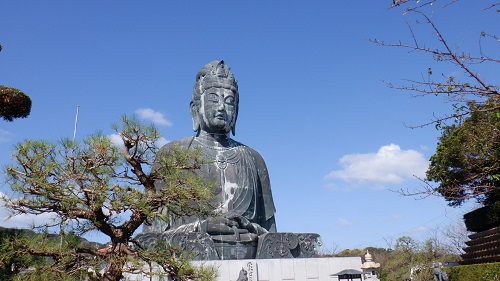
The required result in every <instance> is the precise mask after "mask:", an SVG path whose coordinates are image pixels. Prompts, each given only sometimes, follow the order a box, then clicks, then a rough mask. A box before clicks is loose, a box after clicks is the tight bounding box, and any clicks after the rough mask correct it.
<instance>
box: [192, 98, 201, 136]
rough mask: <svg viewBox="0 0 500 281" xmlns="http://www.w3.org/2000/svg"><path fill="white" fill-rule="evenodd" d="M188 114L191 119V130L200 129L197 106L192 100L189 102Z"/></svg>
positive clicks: (196, 130) (197, 130)
mask: <svg viewBox="0 0 500 281" xmlns="http://www.w3.org/2000/svg"><path fill="white" fill-rule="evenodd" d="M189 114H190V115H191V119H192V120H193V131H195V132H199V131H200V119H199V118H198V108H197V106H196V104H194V102H190V103H189Z"/></svg>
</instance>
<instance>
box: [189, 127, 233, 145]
mask: <svg viewBox="0 0 500 281" xmlns="http://www.w3.org/2000/svg"><path fill="white" fill-rule="evenodd" d="M196 138H197V139H198V141H199V142H200V143H202V144H205V145H209V146H220V147H228V146H229V143H230V142H231V138H230V137H229V133H227V134H211V133H207V132H205V131H200V133H199V135H198V136H196Z"/></svg>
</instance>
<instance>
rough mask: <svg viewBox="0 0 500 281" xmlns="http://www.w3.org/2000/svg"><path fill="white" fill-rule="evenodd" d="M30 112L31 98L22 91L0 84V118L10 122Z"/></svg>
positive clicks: (24, 116)
mask: <svg viewBox="0 0 500 281" xmlns="http://www.w3.org/2000/svg"><path fill="white" fill-rule="evenodd" d="M30 112H31V98H30V97H29V96H28V95H26V94H25V93H23V92H22V91H20V90H18V89H16V88H12V87H7V86H2V85H0V118H3V119H4V120H6V121H9V122H12V121H13V120H14V119H15V118H26V117H28V115H29V114H30Z"/></svg>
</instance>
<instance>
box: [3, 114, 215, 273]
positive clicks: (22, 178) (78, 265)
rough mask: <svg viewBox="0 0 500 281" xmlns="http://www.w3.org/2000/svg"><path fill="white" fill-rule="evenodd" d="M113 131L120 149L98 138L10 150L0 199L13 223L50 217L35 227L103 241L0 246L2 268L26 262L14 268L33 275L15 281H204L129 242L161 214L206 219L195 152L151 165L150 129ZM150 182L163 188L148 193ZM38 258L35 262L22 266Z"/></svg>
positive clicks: (165, 253)
mask: <svg viewBox="0 0 500 281" xmlns="http://www.w3.org/2000/svg"><path fill="white" fill-rule="evenodd" d="M113 127H114V129H115V130H116V132H117V134H118V135H119V136H120V137H121V139H122V141H123V145H121V146H117V145H115V144H113V143H112V142H111V139H110V138H109V137H107V136H105V135H103V134H101V133H96V134H94V135H91V136H89V137H88V138H86V139H85V140H84V141H83V142H82V143H78V142H74V141H71V140H62V141H60V142H57V143H52V142H48V141H45V140H27V141H24V142H22V143H20V144H18V145H17V146H16V148H15V151H14V153H13V156H14V159H15V163H14V164H12V165H9V166H7V167H6V174H7V184H8V185H9V186H10V187H11V188H12V191H13V195H12V196H10V197H5V198H4V201H5V204H6V205H7V206H8V207H10V208H11V209H12V211H13V214H14V215H15V214H52V215H53V217H54V219H53V220H51V221H50V222H48V223H46V225H43V226H42V227H45V228H47V229H51V227H52V228H53V227H57V228H58V229H61V230H62V231H63V232H64V233H70V232H73V233H75V234H77V235H81V234H84V233H87V232H91V231H99V232H101V233H103V234H105V235H107V236H108V237H109V239H110V241H111V242H110V247H109V248H108V249H107V250H106V251H97V249H95V248H92V247H75V245H74V244H72V243H71V241H69V240H67V239H68V238H69V237H68V236H64V239H63V240H64V242H61V241H59V242H58V243H52V241H50V239H48V240H43V241H38V242H36V240H34V241H31V242H30V241H28V240H30V239H26V238H22V237H21V238H16V239H13V240H10V241H8V243H5V245H4V247H7V248H5V250H4V252H3V254H2V256H4V257H5V258H4V260H5V261H6V262H5V264H9V262H8V259H9V258H12V259H15V257H23V259H24V258H26V259H27V260H26V263H22V264H24V265H25V266H24V267H22V266H21V267H22V268H26V266H27V265H31V266H32V267H34V268H32V269H30V270H29V271H26V272H24V273H23V274H24V275H23V277H22V278H28V277H29V276H31V277H29V278H33V279H23V280H71V279H72V278H80V276H82V274H84V275H88V276H87V277H88V278H94V279H96V280H120V279H121V278H123V276H124V275H123V274H124V273H125V272H134V273H137V272H141V271H148V270H149V269H148V268H147V267H144V265H151V264H155V265H157V268H161V270H160V271H161V272H164V273H165V274H168V275H169V276H171V277H172V278H174V279H175V280H189V279H196V280H210V279H211V278H213V277H214V271H213V270H207V269H196V268H193V267H191V265H189V263H188V262H187V260H188V257H185V255H184V254H182V253H180V252H179V251H177V250H176V249H171V248H169V247H166V246H165V245H163V247H158V248H157V249H143V248H141V247H140V245H138V244H136V243H135V242H134V240H133V235H134V232H135V231H136V230H137V229H138V228H139V227H140V226H141V224H142V223H143V222H146V221H152V220H153V219H155V218H157V217H159V216H162V214H163V212H162V211H163V208H167V209H168V210H169V211H171V212H172V213H173V214H174V215H179V216H198V217H206V216H208V215H209V214H210V210H213V206H212V205H211V204H210V201H211V198H212V189H213V185H212V183H209V182H205V181H203V180H202V179H200V177H198V176H197V175H196V173H195V170H196V169H199V168H200V166H201V165H202V164H203V163H204V161H205V160H204V159H203V158H202V156H201V154H200V151H197V150H189V151H187V150H181V149H173V150H171V151H170V152H169V153H168V154H166V155H160V156H158V157H156V154H157V152H158V147H157V146H156V144H155V143H156V141H157V140H158V139H159V138H160V135H159V133H158V131H157V130H156V128H155V127H154V126H146V125H144V124H141V123H140V122H139V121H138V120H137V119H136V118H134V117H129V116H123V117H122V119H121V122H120V123H118V124H116V125H114V126H113ZM157 181H162V182H163V185H162V187H158V185H155V182H157ZM28 242H29V243H28ZM61 243H62V244H64V245H62V244H61ZM66 244H67V246H65V245H66ZM63 246H64V247H63ZM9 247H10V248H9ZM38 257H43V258H44V259H43V262H36V263H34V264H33V260H29V259H30V258H38ZM12 263H13V262H10V264H12ZM16 263H17V262H16ZM161 272H160V273H161ZM90 273H91V274H90ZM89 274H90V275H89ZM42 276H43V278H42ZM20 278H21V277H20ZM22 278H21V279H22ZM36 278H41V279H36Z"/></svg>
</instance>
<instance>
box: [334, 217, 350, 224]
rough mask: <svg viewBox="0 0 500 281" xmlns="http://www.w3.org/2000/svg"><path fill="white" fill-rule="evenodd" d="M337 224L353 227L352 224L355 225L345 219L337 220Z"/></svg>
mask: <svg viewBox="0 0 500 281" xmlns="http://www.w3.org/2000/svg"><path fill="white" fill-rule="evenodd" d="M337 224H338V225H351V224H354V222H353V221H350V220H346V219H343V218H337Z"/></svg>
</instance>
